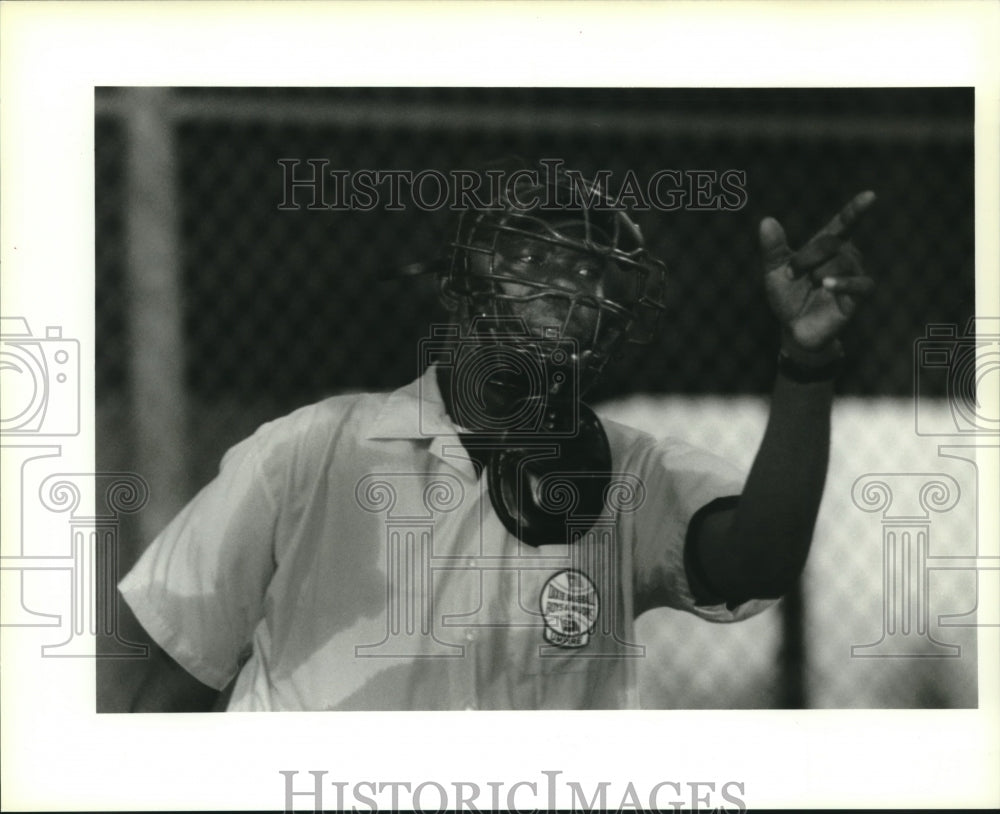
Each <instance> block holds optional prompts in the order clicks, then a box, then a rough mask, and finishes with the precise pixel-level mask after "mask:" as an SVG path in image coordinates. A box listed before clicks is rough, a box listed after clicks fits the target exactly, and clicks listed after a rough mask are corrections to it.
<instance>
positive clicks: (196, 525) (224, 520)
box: [119, 369, 771, 710]
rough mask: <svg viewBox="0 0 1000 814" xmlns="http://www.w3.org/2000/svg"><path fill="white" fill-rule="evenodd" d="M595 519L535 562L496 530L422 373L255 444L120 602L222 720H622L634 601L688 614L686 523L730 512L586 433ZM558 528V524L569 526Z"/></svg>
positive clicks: (680, 458) (646, 460)
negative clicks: (603, 484)
mask: <svg viewBox="0 0 1000 814" xmlns="http://www.w3.org/2000/svg"><path fill="white" fill-rule="evenodd" d="M602 423H603V424H604V427H605V430H606V432H607V434H608V439H609V442H610V445H611V450H612V461H613V472H614V475H613V489H612V490H611V492H610V493H609V500H608V503H609V508H608V509H607V510H606V512H605V514H604V515H603V516H602V517H601V518H599V519H598V521H597V522H596V523H594V524H593V525H590V524H589V523H588V524H586V525H587V526H588V527H587V528H584V527H581V528H580V529H573V528H570V529H569V530H568V533H567V536H566V537H565V538H563V539H560V540H553V541H552V543H551V544H543V545H540V546H538V547H532V546H529V545H526V544H524V543H522V542H521V541H520V540H518V539H517V537H515V536H514V535H512V534H510V533H509V532H508V531H507V530H506V528H505V527H504V526H503V524H502V522H501V521H500V519H499V518H498V517H497V515H496V512H495V511H494V509H493V506H492V504H491V502H490V498H489V495H488V491H487V484H486V477H487V476H486V475H484V476H483V478H481V479H480V478H477V477H476V473H475V470H474V468H473V464H472V462H471V461H470V459H469V457H468V455H467V454H466V452H465V449H464V447H463V446H462V444H461V441H460V440H459V438H458V436H457V434H456V428H455V426H454V425H453V424H452V423H451V421H450V419H449V418H448V416H447V414H446V412H445V409H444V406H443V403H442V400H441V395H440V392H439V391H438V387H437V383H436V377H435V375H434V371H433V369H429V370H428V371H427V372H426V373H425V374H424V375H423V376H422V377H421V378H420V379H418V380H417V381H416V382H413V383H412V384H410V385H408V386H407V387H404V388H402V389H400V390H397V391H396V392H394V393H390V394H367V395H350V396H338V397H334V398H330V399H327V400H325V401H322V402H320V403H318V404H315V405H312V406H309V407H305V408H302V409H300V410H297V411H295V412H293V413H291V414H290V415H288V416H286V417H284V418H281V419H278V420H276V421H273V422H270V423H268V424H265V425H264V426H262V427H261V428H260V429H259V430H258V431H257V432H256V433H255V434H254V435H252V436H251V437H250V438H248V439H246V440H244V441H242V442H241V443H239V444H237V445H236V446H235V447H233V448H232V449H231V450H229V452H228V453H227V454H226V455H225V457H224V458H223V461H222V465H221V467H220V471H219V474H218V476H217V477H216V478H215V479H214V480H213V481H212V482H211V483H209V484H208V485H207V486H206V487H205V488H204V489H202V491H201V492H200V493H199V494H198V495H197V496H196V497H195V498H194V499H193V500H192V501H191V503H190V504H188V506H187V507H186V508H185V509H184V510H183V511H182V512H181V513H180V514H179V515H178V516H177V517H176V518H175V519H174V520H173V521H172V522H171V523H170V525H169V526H168V527H167V528H166V529H165V530H164V531H163V532H162V533H161V534H160V535H159V536H158V537H157V538H156V539H155V540H154V541H153V543H152V544H151V545H150V546H149V548H148V549H147V550H146V551H145V553H144V554H143V556H142V557H141V558H140V560H139V562H138V563H137V564H136V566H135V567H134V568H133V569H132V571H131V572H130V573H129V574H128V575H127V576H126V577H125V578H124V579H123V580H122V582H121V584H120V586H119V587H120V590H121V593H122V595H123V596H124V598H125V600H126V601H127V602H128V604H129V605H130V607H131V608H132V610H133V611H134V612H135V614H136V616H137V617H138V619H139V621H140V622H141V623H142V625H143V626H144V627H145V628H146V630H147V631H148V632H149V634H150V635H151V636H152V637H153V638H154V639H155V640H156V641H157V643H158V644H159V645H160V646H161V647H163V649H164V650H166V651H167V652H168V653H169V654H170V655H171V656H172V657H173V658H174V659H175V660H176V661H178V662H179V663H180V664H181V665H182V666H183V667H184V668H185V669H186V670H188V672H190V673H191V674H192V675H193V676H195V677H196V678H198V679H199V680H200V681H202V682H204V683H205V684H208V685H210V686H212V687H215V688H217V689H220V690H221V689H224V688H225V687H227V686H228V685H229V684H230V682H231V681H233V679H234V678H235V686H234V688H233V692H232V695H231V697H230V702H229V709H230V710H324V709H336V710H350V709H360V710H389V709H406V710H436V709H618V708H628V707H635V706H637V705H638V698H637V697H636V689H635V670H636V666H637V662H638V660H639V659H642V658H644V656H645V648H644V647H643V646H642V645H641V644H640V643H638V642H637V641H636V639H635V630H634V624H633V622H634V615H635V599H636V596H637V595H638V594H640V593H641V594H642V595H643V596H652V597H655V598H656V601H657V603H658V604H662V605H667V606H670V607H673V608H677V609H679V610H684V611H689V612H692V613H695V614H697V615H699V616H701V617H703V618H705V619H708V620H711V621H716V622H729V621H736V620H739V619H743V618H746V617H748V616H751V615H753V614H755V613H758V612H759V611H761V610H763V609H764V608H765V607H767V606H768V605H769V604H771V601H769V600H759V601H758V600H752V601H750V602H746V603H744V604H742V605H740V606H739V607H737V608H735V609H728V608H726V607H725V606H724V605H712V606H700V605H697V604H696V603H695V600H694V598H693V596H692V594H691V589H690V587H689V585H688V581H687V578H686V576H685V568H684V541H685V535H686V533H687V528H688V524H689V522H690V520H691V518H692V516H693V515H694V513H695V512H696V511H697V510H698V509H699V508H701V507H703V506H705V505H707V504H709V503H711V502H712V501H713V500H715V499H716V498H720V497H727V496H734V495H738V494H739V493H740V491H741V489H742V477H741V476H740V474H739V473H738V472H736V471H735V470H733V469H732V468H731V467H730V466H729V465H728V464H726V463H725V462H724V461H721V460H720V459H718V458H717V457H715V456H713V455H710V454H708V453H706V452H703V451H701V450H697V449H694V448H692V447H690V446H687V445H685V444H682V443H678V442H674V441H670V440H660V441H657V440H654V439H653V438H652V437H651V436H649V435H648V434H646V433H642V432H639V431H638V430H634V429H631V428H629V427H625V426H622V425H620V424H616V423H614V422H610V421H604V422H602ZM570 525H571V526H572V524H570Z"/></svg>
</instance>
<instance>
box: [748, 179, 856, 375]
mask: <svg viewBox="0 0 1000 814" xmlns="http://www.w3.org/2000/svg"><path fill="white" fill-rule="evenodd" d="M874 201H875V193H874V192H861V193H859V194H858V195H855V196H854V198H852V199H851V201H850V202H849V203H848V204H847V205H846V206H845V207H844V208H843V209H842V210H840V212H839V213H838V214H837V215H836V216H835V217H834V218H833V220H831V221H830V222H829V223H828V224H827V225H826V226H824V227H823V228H822V229H821V230H820V231H819V232H817V233H816V234H815V235H814V236H813V237H812V238H811V239H810V240H809V241H808V242H807V243H806V244H805V246H803V247H802V248H801V249H799V250H798V251H796V252H793V251H792V250H791V249H790V248H789V247H788V242H787V240H786V239H785V230H784V229H783V228H782V227H781V224H780V223H778V221H776V220H775V219H774V218H764V220H762V221H761V224H760V246H761V253H762V255H763V259H764V286H765V288H766V290H767V298H768V302H769V303H770V305H771V309H772V310H773V311H774V314H775V316H777V318H778V320H779V321H780V322H781V325H782V349H783V350H784V351H785V352H786V353H789V354H791V355H793V356H797V357H799V358H803V359H808V358H811V357H815V358H817V359H820V358H831V357H833V356H837V355H839V354H840V344H839V342H838V340H837V337H838V336H839V335H840V332H841V331H842V330H843V328H844V326H845V325H846V324H847V323H848V321H850V319H851V316H852V315H853V314H854V312H855V310H856V308H857V305H858V301H859V300H860V299H861V298H863V297H864V296H866V295H867V294H868V293H869V292H870V291H871V290H872V288H873V287H874V285H875V282H874V280H872V278H871V277H869V276H867V275H866V274H865V272H864V269H863V268H862V266H861V254H860V252H858V250H857V249H856V248H855V247H854V246H853V244H851V242H850V241H849V240H848V235H849V233H850V230H851V228H852V227H853V226H854V224H855V223H856V222H857V221H858V219H859V218H860V217H861V216H862V215H863V214H864V213H865V211H867V209H868V208H869V207H870V206H871V205H872V203H874Z"/></svg>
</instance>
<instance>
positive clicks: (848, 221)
mask: <svg viewBox="0 0 1000 814" xmlns="http://www.w3.org/2000/svg"><path fill="white" fill-rule="evenodd" d="M874 202H875V193H874V192H872V191H871V190H870V189H869V190H865V191H864V192H859V193H858V194H857V195H855V196H854V197H853V198H851V200H850V201H848V202H847V206H845V207H844V208H843V209H841V210H840V211H839V212H838V213H837V214H836V215H834V217H833V220H831V221H830V222H829V223H828V224H827V225H826V226H824V227H823V228H822V229H820V230H819V232H817V233H816V237H819V236H820V235H833V236H834V237H843V236H844V235H846V234H847V233H848V232H849V231H850V229H851V227H853V226H854V224H855V223H856V222H857V220H858V218H860V217H861V216H862V215H863V214H864V213H865V211H866V210H867V209H868V207H870V206H871V205H872V204H873V203H874Z"/></svg>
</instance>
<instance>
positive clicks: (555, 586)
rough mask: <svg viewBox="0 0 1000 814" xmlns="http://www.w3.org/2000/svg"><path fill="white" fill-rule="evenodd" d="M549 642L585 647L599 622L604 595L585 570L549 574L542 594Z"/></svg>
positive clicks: (565, 645)
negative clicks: (601, 595)
mask: <svg viewBox="0 0 1000 814" xmlns="http://www.w3.org/2000/svg"><path fill="white" fill-rule="evenodd" d="M540 600H541V606H542V618H544V619H545V641H547V642H549V644H554V645H557V646H558V647H583V646H584V645H585V644H587V642H589V641H590V632H591V631H592V630H593V629H594V625H596V624H597V616H598V614H599V613H600V611H601V598H600V596H598V594H597V588H596V587H595V586H594V583H593V582H591V581H590V577H588V576H587V575H586V574H584V573H583V572H582V571H575V570H566V571H559V572H557V573H555V574H553V575H552V576H551V577H549V579H548V581H547V582H546V583H545V585H544V586H543V587H542V594H541V597H540Z"/></svg>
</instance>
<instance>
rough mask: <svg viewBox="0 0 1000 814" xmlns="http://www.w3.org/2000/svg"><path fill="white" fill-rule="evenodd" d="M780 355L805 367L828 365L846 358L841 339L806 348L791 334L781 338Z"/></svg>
mask: <svg viewBox="0 0 1000 814" xmlns="http://www.w3.org/2000/svg"><path fill="white" fill-rule="evenodd" d="M779 355H780V356H782V357H784V358H786V359H788V360H790V361H791V362H793V363H794V364H795V365H797V366H799V367H803V368H820V367H827V366H829V365H830V364H832V363H835V362H839V361H841V360H842V359H843V358H844V346H843V345H842V344H841V342H840V340H839V339H833V340H831V341H830V342H827V343H826V344H824V345H820V346H818V347H815V348H806V347H803V346H802V345H801V344H799V343H798V342H796V341H795V339H794V338H793V337H792V336H791V334H788V333H785V334H783V335H782V338H781V350H780V352H779Z"/></svg>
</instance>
